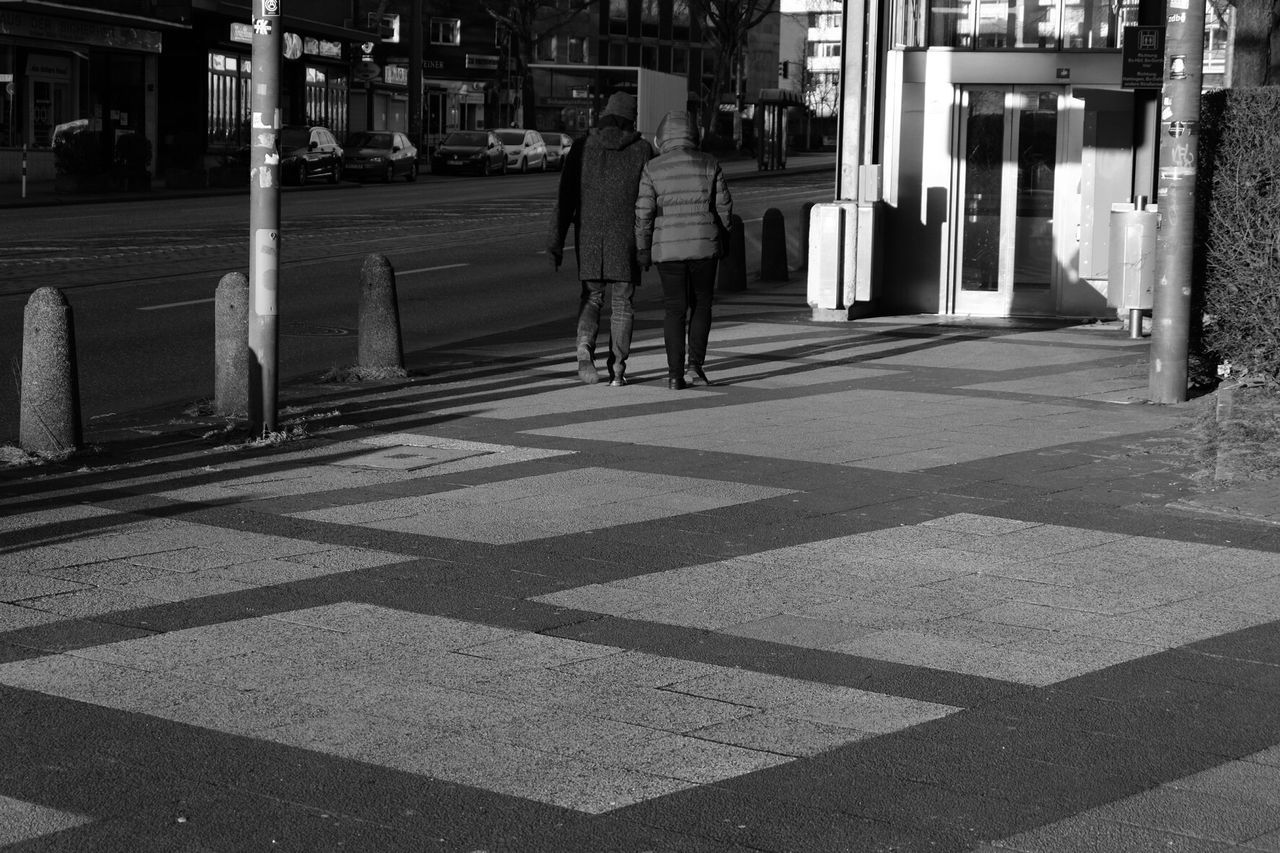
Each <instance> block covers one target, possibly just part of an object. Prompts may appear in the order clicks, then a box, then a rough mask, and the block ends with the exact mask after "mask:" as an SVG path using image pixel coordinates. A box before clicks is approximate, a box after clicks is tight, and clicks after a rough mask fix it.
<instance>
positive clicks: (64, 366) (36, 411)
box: [18, 287, 81, 453]
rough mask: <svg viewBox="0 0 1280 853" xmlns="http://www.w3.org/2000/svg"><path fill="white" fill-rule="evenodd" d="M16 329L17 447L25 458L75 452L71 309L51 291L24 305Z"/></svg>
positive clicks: (76, 421)
mask: <svg viewBox="0 0 1280 853" xmlns="http://www.w3.org/2000/svg"><path fill="white" fill-rule="evenodd" d="M22 318H23V329H22V390H21V397H20V403H19V409H20V411H19V413H18V444H19V446H21V447H22V449H23V450H26V451H27V452H29V453H37V452H46V453H62V452H66V451H71V450H75V449H76V448H78V447H79V446H80V437H81V434H80V388H79V384H78V380H77V375H76V374H77V369H76V344H75V328H74V325H73V322H72V318H71V306H70V305H68V304H67V300H66V298H65V297H63V295H62V291H60V290H58V289H57V288H55V287H42V288H40V289H38V290H37V291H36V292H35V293H32V294H31V298H30V299H28V300H27V308H26V310H25V311H24V312H23V315H22Z"/></svg>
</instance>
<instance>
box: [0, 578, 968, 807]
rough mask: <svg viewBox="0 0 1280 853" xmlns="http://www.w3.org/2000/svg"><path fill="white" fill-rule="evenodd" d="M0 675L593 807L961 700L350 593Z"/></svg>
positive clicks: (870, 730)
mask: <svg viewBox="0 0 1280 853" xmlns="http://www.w3.org/2000/svg"><path fill="white" fill-rule="evenodd" d="M0 683H2V684H7V685H10V686H12V687H18V688H22V689H26V690H35V691H39V692H41V693H45V694H50V695H54V696H60V697H63V698H66V699H71V700H75V701H81V702H89V703H93V704H97V705H102V706H107V707H111V708H117V709H121V710H125V711H132V712H138V713H143V714H147V715H150V716H154V717H159V718H163V719H166V720H173V721H175V722H179V723H186V724H190V725H196V726H203V727H205V728H210V729H215V730H217V731H221V732H228V733H232V734H237V735H244V736H249V737H257V738H261V739H263V740H268V741H272V742H275V743H281V744H286V745H289V746H295V747H299V748H302V749H308V750H314V751H318V752H323V753H327V754H331V755H337V756H341V757H344V758H349V759H353V760H357V761H363V762H366V763H370V764H376V765H380V766H384V767H389V768H393V769H396V770H400V771H404V772H409V773H416V774H421V775H424V776H430V777H432V778H436V779H442V780H445V781H451V782H458V783H462V784H466V785H472V786H475V787H479V788H484V789H486V790H490V791H495V792H499V793H503V794H509V795H514V796H519V797H525V798H527V799H531V800H537V801H541V802H545V803H550V804H554V805H559V806H563V807H566V808H572V809H576V810H579V811H583V812H589V813H600V812H605V811H609V810H611V809H615V808H618V807H620V806H625V805H629V804H632V803H637V802H641V801H643V800H647V799H650V798H653V797H657V796H661V795H664V794H668V793H672V792H675V791H679V790H683V789H687V788H691V787H694V786H697V785H703V784H708V783H713V782H716V781H719V780H723V779H729V778H732V777H735V776H740V775H742V774H745V773H750V772H753V771H756V770H762V769H765V768H769V767H774V766H777V765H780V764H785V763H788V762H791V761H794V760H796V759H797V758H799V757H801V756H809V755H814V754H816V753H819V752H821V751H824V750H827V749H831V748H834V747H836V746H840V745H842V744H845V743H851V742H854V741H858V740H864V739H866V738H870V737H874V736H875V735H878V734H883V733H887V732H891V731H896V730H899V729H902V728H906V727H908V726H912V725H916V724H918V723H922V722H925V721H928V720H933V719H937V718H939V717H943V716H946V715H947V714H950V713H952V712H954V711H955V710H957V709H956V708H952V707H950V706H946V705H939V704H934V703H930V702H921V701H915V700H910V699H903V698H899V697H894V696H885V695H881V694H877V693H870V692H866V691H862V690H856V689H853V688H849V687H838V686H832V685H826V684H820V683H815V682H808V681H801V680H797V679H790V678H781V677H778V676H771V675H762V674H758V673H753V672H750V671H744V670H737V669H729V668H726V667H720V666H713V665H710V664H701V663H692V662H687V661H680V660H676V659H671V658H666V657H661V656H657V655H650V654H645V653H641V652H637V651H628V650H625V649H620V648H616V647H613V646H604V645H598V644H593V643H584V642H579V641H575V640H569V639H561V638H554V637H548V636H544V635H539V634H531V633H527V632H522V631H513V630H507V629H502V628H494V627H489V626H485V625H480V624H476V623H470V622H465V621H460V620H454V619H447V618H444V617H438V616H429V615H420V614H414V613H406V612H403V611H398V610H393V609H389V608H382V607H376V606H373V605H366V604H355V603H342V604H335V605H329V606H324V607H318V608H312V609H308V610H300V611H292V612H286V613H280V614H276V615H274V616H270V617H261V618H253V619H246V620H242V621H235V622H224V623H220V624H216V625H210V626H205V627H199V628H190V629H186V630H180V631H173V632H170V633H166V634H159V635H155V636H152V637H148V638H144V639H137V640H126V641H122V642H117V643H111V644H107V645H102V646H96V647H90V648H85V649H79V650H76V651H74V652H69V653H66V654H58V655H50V656H47V657H42V658H35V659H30V660H24V661H19V662H15V663H10V664H5V665H3V666H0ZM4 809H5V804H4V802H3V801H0V814H3V813H4Z"/></svg>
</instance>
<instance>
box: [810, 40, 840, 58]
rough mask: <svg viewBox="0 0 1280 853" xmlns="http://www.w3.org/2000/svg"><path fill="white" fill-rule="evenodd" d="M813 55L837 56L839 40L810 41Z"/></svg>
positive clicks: (838, 53)
mask: <svg viewBox="0 0 1280 853" xmlns="http://www.w3.org/2000/svg"><path fill="white" fill-rule="evenodd" d="M811 44H812V46H813V55H814V56H839V55H840V42H838V41H819V42H812V43H811Z"/></svg>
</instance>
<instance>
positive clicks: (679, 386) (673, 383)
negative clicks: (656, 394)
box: [667, 376, 689, 391]
mask: <svg viewBox="0 0 1280 853" xmlns="http://www.w3.org/2000/svg"><path fill="white" fill-rule="evenodd" d="M687 387H689V386H688V385H686V384H685V381H684V377H683V376H668V377H667V388H668V389H670V390H672V391H683V390H684V389H685V388H687Z"/></svg>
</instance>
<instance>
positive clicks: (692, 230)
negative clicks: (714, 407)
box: [636, 110, 733, 390]
mask: <svg viewBox="0 0 1280 853" xmlns="http://www.w3.org/2000/svg"><path fill="white" fill-rule="evenodd" d="M654 146H655V147H656V148H657V149H658V156H657V157H654V158H653V159H652V160H650V161H649V162H648V164H647V165H646V166H645V167H644V172H643V173H642V174H641V176H640V193H639V195H638V196H636V258H637V260H638V261H639V263H640V266H642V267H644V268H645V269H648V268H649V266H650V265H651V264H657V265H658V278H659V279H661V281H662V305H663V309H664V317H663V322H662V335H663V338H664V340H665V341H666V345H667V387H668V388H671V389H673V390H679V389H682V388H685V387H686V386H687V385H689V384H693V385H709V384H711V383H710V382H709V381H708V380H707V374H706V372H705V371H704V370H703V367H702V365H703V361H704V360H705V359H706V357H707V339H708V338H709V337H710V335H711V293H712V290H713V289H714V288H715V283H716V263H717V259H718V258H719V257H720V255H721V253H722V251H723V249H724V248H725V247H722V245H721V241H722V237H721V230H722V229H723V230H724V231H725V232H726V233H727V231H728V228H729V217H730V216H731V215H732V214H733V198H732V197H731V196H730V195H729V187H728V185H727V184H726V183H725V179H724V173H723V172H722V171H721V170H720V164H719V163H718V162H717V161H716V158H715V157H712V156H711V155H710V154H706V153H704V152H701V151H698V150H697V138H696V134H695V131H694V126H693V122H692V120H691V119H690V117H689V114H688V113H687V112H685V111H684V110H672V111H671V112H669V113H667V114H666V116H665V117H663V119H662V122H661V123H660V124H659V125H658V131H657V133H656V134H655V136H654ZM686 336H687V337H688V373H689V378H688V379H686V378H685V354H686V353H685V339H686Z"/></svg>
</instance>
